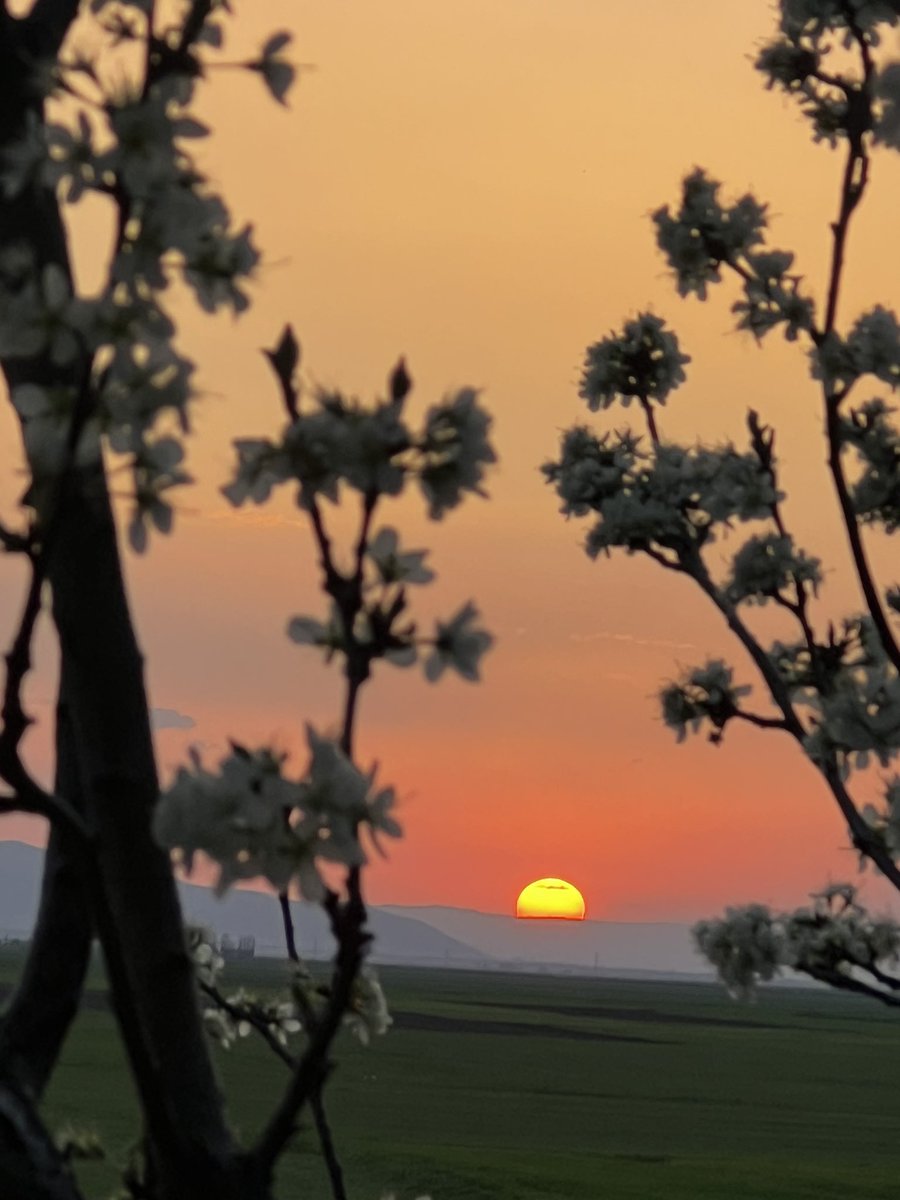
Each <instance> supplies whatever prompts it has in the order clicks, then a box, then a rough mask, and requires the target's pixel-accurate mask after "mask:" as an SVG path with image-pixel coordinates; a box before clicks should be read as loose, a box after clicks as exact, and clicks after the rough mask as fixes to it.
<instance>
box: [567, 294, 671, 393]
mask: <svg viewBox="0 0 900 1200" xmlns="http://www.w3.org/2000/svg"><path fill="white" fill-rule="evenodd" d="M690 361H691V360H690V358H689V356H688V355H686V354H682V353H681V350H680V348H679V345H678V338H677V337H676V336H675V334H674V333H673V332H672V331H671V330H669V329H666V328H665V322H664V321H663V320H662V319H661V318H660V317H655V316H654V315H653V314H652V313H641V314H640V315H639V316H638V317H637V318H636V319H635V320H633V321H627V322H626V323H625V326H624V328H623V330H622V332H621V333H613V334H611V335H610V336H609V337H608V338H604V339H603V340H602V341H600V342H596V343H595V344H594V345H593V346H589V347H588V350H587V354H586V357H585V363H584V373H583V375H582V378H581V387H580V389H579V393H578V394H579V395H580V396H581V397H582V398H583V399H585V400H586V401H587V404H588V408H590V410H591V411H592V412H596V411H597V409H598V408H608V407H609V406H610V405H611V404H613V403H614V401H616V400H621V402H622V404H623V405H625V406H626V407H627V405H628V404H629V403H630V402H631V400H632V398H634V397H637V398H638V399H640V400H643V401H645V402H646V401H649V400H655V401H656V402H657V403H658V404H665V402H666V397H667V396H668V395H669V393H670V392H671V391H674V389H675V388H677V387H678V386H679V384H681V383H684V380H685V374H684V364H685V363H689V362H690Z"/></svg>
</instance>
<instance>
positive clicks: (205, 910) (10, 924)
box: [0, 842, 489, 965]
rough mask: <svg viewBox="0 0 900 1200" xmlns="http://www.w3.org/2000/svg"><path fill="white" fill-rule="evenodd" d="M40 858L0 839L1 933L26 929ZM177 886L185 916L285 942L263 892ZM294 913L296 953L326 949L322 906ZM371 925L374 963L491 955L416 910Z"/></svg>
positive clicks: (218, 928) (265, 944) (267, 945)
mask: <svg viewBox="0 0 900 1200" xmlns="http://www.w3.org/2000/svg"><path fill="white" fill-rule="evenodd" d="M43 859H44V852H43V850H39V849H37V848H35V847H34V846H27V845H25V843H24V842H0V935H5V936H6V937H28V936H29V935H30V933H31V930H32V928H33V926H34V921H35V917H36V915H37V908H38V900H39V898H40V887H41V871H42V868H43ZM178 890H179V892H180V894H181V905H182V908H183V910H184V914H185V917H186V918H187V919H188V920H189V921H191V922H194V923H196V924H198V925H206V926H208V927H209V928H210V929H213V930H215V932H216V933H217V934H219V935H220V936H221V935H222V934H226V933H227V934H228V935H229V936H230V937H232V938H239V937H242V936H245V935H250V936H251V937H254V938H256V943H257V952H258V953H263V954H265V953H267V952H268V953H270V954H271V953H276V952H278V951H280V950H281V949H282V948H283V946H284V937H283V934H282V928H281V914H280V912H279V909H278V905H277V904H276V903H275V900H274V899H273V897H272V896H270V895H268V894H267V893H265V892H253V891H249V890H247V889H246V888H240V889H232V891H230V892H229V893H228V894H227V895H226V896H223V897H222V898H221V899H219V898H218V897H217V896H216V895H215V894H214V893H213V891H212V890H211V889H210V888H205V887H197V886H196V885H194V884H190V883H180V884H179V885H178ZM291 912H292V915H293V918H294V925H295V931H296V937H297V944H298V947H299V948H300V950H301V953H303V954H304V955H306V957H308V958H317V957H322V958H324V957H327V956H330V954H331V948H332V942H331V935H330V934H329V932H328V925H327V921H326V918H325V915H324V913H323V912H322V910H321V909H320V908H319V907H318V906H317V905H313V904H304V903H292V904H291ZM370 925H371V928H372V931H373V932H374V934H375V945H374V948H373V953H372V957H373V959H374V960H375V961H376V962H393V963H403V962H419V963H432V964H435V965H438V964H442V963H449V964H451V965H452V964H456V965H461V964H462V963H465V964H467V965H468V964H475V963H477V962H480V961H483V960H484V959H485V958H487V957H489V955H485V954H484V953H483V952H482V951H480V950H476V949H474V948H473V947H472V946H468V945H465V944H464V943H462V942H460V941H459V940H458V939H457V938H455V937H453V935H452V934H447V933H444V932H443V931H442V930H439V929H435V928H434V927H433V926H431V925H429V924H427V923H425V922H423V921H420V920H418V919H417V918H416V917H414V916H403V915H402V914H395V913H390V912H385V911H382V910H380V909H377V908H376V909H372V910H371V912H370Z"/></svg>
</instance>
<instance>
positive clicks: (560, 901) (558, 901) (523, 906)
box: [516, 879, 585, 921]
mask: <svg viewBox="0 0 900 1200" xmlns="http://www.w3.org/2000/svg"><path fill="white" fill-rule="evenodd" d="M584 911H585V910H584V897H583V896H582V894H581V892H579V890H578V888H577V887H573V886H572V884H571V883H566V881H565V880H564V879H537V880H535V882H534V883H529V885H528V887H526V888H523V889H522V891H521V892H520V893H519V898H518V900H517V901H516V916H517V917H519V918H520V919H527V920H538V921H583V920H584Z"/></svg>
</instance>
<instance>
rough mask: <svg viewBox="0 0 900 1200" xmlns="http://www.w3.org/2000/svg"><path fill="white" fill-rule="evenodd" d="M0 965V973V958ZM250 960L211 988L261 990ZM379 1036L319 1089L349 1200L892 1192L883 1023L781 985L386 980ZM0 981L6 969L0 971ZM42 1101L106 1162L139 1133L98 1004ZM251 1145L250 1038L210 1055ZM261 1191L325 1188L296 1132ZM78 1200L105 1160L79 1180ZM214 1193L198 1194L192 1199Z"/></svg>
mask: <svg viewBox="0 0 900 1200" xmlns="http://www.w3.org/2000/svg"><path fill="white" fill-rule="evenodd" d="M10 965H11V964H10ZM279 970H280V967H277V966H276V964H274V963H267V962H265V961H262V962H257V963H256V964H253V965H252V966H250V967H244V968H243V969H241V970H238V969H236V968H235V967H232V968H230V971H231V975H230V978H231V979H233V981H234V982H235V983H236V984H237V983H241V984H250V983H251V982H252V983H253V985H254V986H257V987H259V988H265V987H267V986H269V985H271V984H272V983H274V982H275V980H276V979H277V976H278V971H279ZM381 975H382V980H383V982H384V984H385V987H386V990H387V992H388V996H389V1000H390V1003H391V1009H392V1012H393V1014H394V1018H395V1022H396V1024H395V1028H394V1029H393V1030H392V1031H391V1032H390V1033H389V1034H388V1035H387V1036H386V1037H384V1038H380V1039H378V1040H377V1041H376V1042H375V1043H374V1044H373V1045H372V1046H371V1047H369V1048H368V1049H365V1048H362V1047H360V1046H359V1045H358V1044H357V1043H356V1042H355V1041H353V1040H352V1039H351V1038H350V1037H349V1036H346V1037H344V1038H343V1039H342V1044H341V1045H340V1048H339V1055H338V1057H339V1062H340V1066H339V1069H338V1071H337V1072H336V1074H335V1076H334V1078H333V1080H332V1082H331V1085H330V1088H329V1090H328V1093H327V1100H328V1106H329V1111H330V1113H331V1116H332V1119H333V1125H334V1128H335V1131H336V1136H337V1139H338V1143H339V1146H340V1148H341V1151H342V1156H343V1160H344V1164H345V1168H346V1174H347V1177H348V1181H349V1185H350V1191H351V1196H352V1197H353V1200H379V1197H380V1196H381V1195H382V1193H383V1192H387V1191H391V1192H394V1193H396V1195H397V1200H412V1197H415V1196H417V1195H419V1194H420V1193H429V1194H430V1195H431V1196H433V1197H434V1200H493V1198H498V1200H499V1198H503V1200H553V1198H556V1197H580V1198H583V1200H594V1198H597V1200H600V1198H607V1197H608V1198H610V1200H619V1198H621V1200H632V1198H633V1200H657V1198H658V1200H662V1198H663V1197H665V1200H705V1198H710V1200H712V1198H714V1197H715V1198H716V1200H719V1198H722V1200H724V1198H729V1200H731V1198H735V1200H742V1198H746V1200H750V1198H751V1197H752V1198H753V1200H804V1198H806V1197H809V1198H810V1200H812V1198H813V1197H815V1200H828V1198H834V1200H838V1198H840V1200H866V1198H875V1197H879V1198H881V1197H885V1198H886V1197H888V1196H895V1195H896V1194H897V1189H898V1178H900V1141H898V1137H897V1118H898V1112H900V1094H898V1086H897V1079H898V1068H900V1018H896V1017H892V1016H891V1014H890V1012H889V1011H887V1010H882V1009H880V1008H877V1007H875V1006H874V1005H873V1004H872V1003H867V1002H866V1001H865V1000H856V999H855V998H852V997H843V996H839V995H836V994H833V993H828V992H824V991H823V992H818V991H805V990H793V989H790V990H789V989H780V990H777V989H776V990H769V991H766V992H763V993H762V995H761V998H760V1000H759V1002H758V1003H757V1004H755V1005H753V1006H749V1007H748V1006H738V1005H736V1004H733V1003H731V1002H730V1001H729V1000H728V999H727V998H726V997H725V996H724V994H723V993H722V992H721V991H719V990H718V989H717V988H715V987H713V986H707V985H703V984H681V983H671V984H670V983H637V982H624V981H617V980H605V979H604V980H599V979H575V978H549V977H545V976H528V975H499V974H486V973H476V972H471V973H469V972H453V971H437V970H425V969H422V970H414V969H399V968H396V969H384V970H383V971H382V973H381ZM7 977H8V976H7ZM91 999H92V1000H94V1003H93V1004H91V1005H90V1007H89V1008H88V1009H87V1011H85V1012H84V1013H83V1015H82V1017H81V1018H80V1021H79V1024H78V1027H77V1028H76V1030H75V1032H74V1034H73V1036H72V1038H71V1039H70V1042H69V1046H68V1049H67V1052H66V1055H65V1059H64V1062H63V1064H62V1066H61V1068H60V1070H59V1072H58V1075H57V1080H56V1083H55V1085H54V1087H53V1090H52V1093H51V1095H50V1099H49V1101H48V1104H47V1108H46V1111H47V1116H48V1118H49V1120H50V1122H51V1124H52V1125H53V1126H54V1127H56V1126H58V1125H61V1124H62V1123H64V1122H65V1121H67V1120H71V1121H73V1122H76V1123H79V1124H82V1123H83V1124H85V1125H88V1126H89V1127H91V1128H94V1129H96V1130H97V1132H99V1133H100V1134H101V1135H102V1137H103V1140H104V1143H105V1144H106V1146H107V1147H108V1150H109V1153H110V1157H111V1159H112V1160H113V1162H115V1161H121V1160H122V1159H123V1158H124V1155H125V1153H126V1150H127V1147H128V1145H129V1143H130V1141H131V1140H132V1138H133V1135H134V1132H135V1129H136V1127H137V1126H136V1119H135V1109H134V1104H133V1101H132V1099H131V1093H130V1088H129V1083H128V1080H127V1077H126V1075H125V1073H124V1071H123V1066H122V1060H121V1055H120V1053H119V1050H118V1046H117V1042H116V1038H115V1036H114V1030H113V1024H112V1018H111V1017H110V1016H109V1014H108V1013H107V1012H105V1011H104V1010H103V1007H102V999H101V994H100V993H95V996H93V997H91ZM218 1058H219V1060H220V1061H221V1064H222V1077H223V1081H224V1084H225V1087H226V1089H227V1092H228V1095H229V1097H230V1100H231V1110H232V1113H233V1118H234V1121H235V1123H236V1125H237V1126H238V1127H239V1128H240V1129H242V1130H243V1131H245V1132H246V1133H250V1132H252V1131H253V1129H254V1128H255V1127H256V1124H257V1122H258V1120H259V1117H260V1114H261V1113H262V1112H264V1111H265V1110H267V1109H268V1108H269V1107H270V1105H271V1103H272V1100H273V1097H274V1096H276V1095H277V1093H278V1090H279V1088H280V1086H281V1082H282V1080H283V1074H284V1068H283V1067H281V1065H280V1064H279V1063H278V1062H276V1061H273V1060H272V1059H271V1055H270V1054H269V1053H268V1052H267V1051H266V1049H265V1047H261V1046H257V1045H256V1044H255V1043H254V1042H253V1041H252V1040H248V1041H247V1042H244V1043H242V1044H240V1045H239V1046H237V1047H235V1048H234V1049H232V1050H231V1051H228V1052H223V1053H220V1054H219V1055H218ZM283 1161H284V1167H283V1171H282V1175H281V1189H280V1196H281V1197H283V1198H284V1200H294V1198H297V1200H300V1198H301V1197H303V1198H304V1200H318V1198H320V1197H321V1198H322V1200H325V1198H326V1197H327V1196H328V1194H329V1193H328V1189H327V1185H326V1181H325V1176H324V1170H323V1167H322V1164H321V1162H320V1160H319V1158H318V1154H317V1151H316V1143H315V1139H314V1137H313V1135H312V1133H311V1132H310V1131H309V1130H304V1131H303V1133H301V1135H300V1136H299V1137H298V1139H297V1142H296V1145H295V1147H294V1149H293V1150H292V1152H291V1153H289V1154H288V1155H287V1156H286V1158H285V1159H284V1160H283ZM83 1179H84V1181H85V1184H86V1186H88V1188H89V1194H90V1196H91V1200H100V1198H101V1197H106V1196H107V1195H108V1194H109V1193H110V1191H111V1190H112V1188H113V1186H114V1183H115V1177H114V1173H113V1171H112V1170H111V1168H110V1167H109V1166H103V1165H92V1166H90V1167H88V1168H86V1169H85V1170H84V1172H83ZM211 1200H212V1198H211Z"/></svg>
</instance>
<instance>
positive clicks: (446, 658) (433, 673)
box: [425, 600, 494, 683]
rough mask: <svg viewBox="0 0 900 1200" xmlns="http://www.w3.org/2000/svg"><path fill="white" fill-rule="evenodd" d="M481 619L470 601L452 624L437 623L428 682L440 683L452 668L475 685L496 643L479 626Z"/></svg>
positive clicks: (428, 662) (428, 670)
mask: <svg viewBox="0 0 900 1200" xmlns="http://www.w3.org/2000/svg"><path fill="white" fill-rule="evenodd" d="M478 615H479V614H478V609H477V608H476V607H475V605H474V604H473V603H472V602H471V600H470V601H469V602H468V603H467V604H464V605H463V607H462V608H461V609H460V610H459V612H458V613H457V614H456V616H455V617H453V618H451V620H450V621H448V622H446V623H443V622H441V621H438V622H437V626H436V629H435V637H434V648H433V650H432V652H431V654H430V655H429V656H428V658H426V660H425V678H426V679H427V680H428V681H429V682H430V683H435V682H436V681H437V680H438V679H440V677H441V675H443V673H444V670H445V669H446V668H447V667H452V668H453V670H454V671H456V672H457V673H458V674H460V675H461V676H462V677H463V679H468V680H470V681H472V682H473V683H474V682H476V681H477V680H478V678H479V674H478V667H479V662H480V660H481V657H482V655H483V654H485V653H486V652H487V651H488V650H489V649H490V648H491V646H492V645H493V642H494V639H493V638H492V637H491V635H490V634H489V633H488V632H487V631H486V630H484V629H478V628H477V627H476V626H475V624H474V623H475V621H477V620H478Z"/></svg>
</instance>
